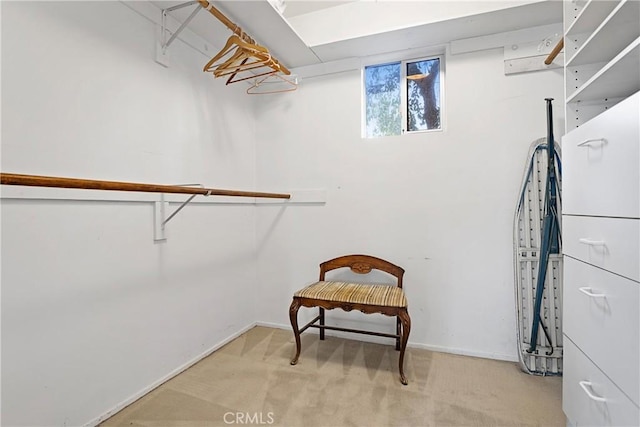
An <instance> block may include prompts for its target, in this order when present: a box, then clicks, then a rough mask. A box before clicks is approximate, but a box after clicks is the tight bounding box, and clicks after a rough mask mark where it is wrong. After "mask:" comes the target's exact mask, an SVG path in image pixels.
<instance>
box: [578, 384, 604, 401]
mask: <svg viewBox="0 0 640 427" xmlns="http://www.w3.org/2000/svg"><path fill="white" fill-rule="evenodd" d="M578 384H580V387H582V389H583V390H584V392H585V393H587V396H589V399H591V400H595V401H596V402H606V401H607V399H605V398H604V397H600V396H596V395H595V394H593V393H591V390H589V389H588V388H587V387H591V382H590V381H580V382H579V383H578Z"/></svg>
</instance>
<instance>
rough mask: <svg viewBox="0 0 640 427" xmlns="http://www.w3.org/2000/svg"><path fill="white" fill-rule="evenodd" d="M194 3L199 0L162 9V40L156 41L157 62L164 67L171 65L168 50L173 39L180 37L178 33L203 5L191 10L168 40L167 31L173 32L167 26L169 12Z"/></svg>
mask: <svg viewBox="0 0 640 427" xmlns="http://www.w3.org/2000/svg"><path fill="white" fill-rule="evenodd" d="M193 4H198V1H197V0H192V1H188V2H186V3H182V4H179V5H176V6H173V7H169V8H166V9H162V26H161V29H160V37H159V38H160V40H159V41H158V42H157V43H156V62H157V63H158V64H160V65H162V66H164V67H169V54H168V52H167V48H168V47H169V45H170V44H171V43H173V41H174V40H175V39H176V37H178V35H179V34H180V33H181V32H182V30H184V29H185V27H186V26H187V25H189V23H190V22H191V21H192V20H193V18H195V16H196V15H197V14H198V12H200V10H201V9H202V6H200V4H198V6H196V8H195V9H194V10H193V12H191V15H189V17H188V18H187V19H186V20H185V21H184V22H183V23H182V24H181V25H180V27H179V28H178V29H177V30H176V31H175V32H174V33H173V34H171V37H169V40H167V33H171V31H170V30H169V29H168V28H167V12H171V11H173V10H177V9H181V8H183V7H186V6H191V5H193Z"/></svg>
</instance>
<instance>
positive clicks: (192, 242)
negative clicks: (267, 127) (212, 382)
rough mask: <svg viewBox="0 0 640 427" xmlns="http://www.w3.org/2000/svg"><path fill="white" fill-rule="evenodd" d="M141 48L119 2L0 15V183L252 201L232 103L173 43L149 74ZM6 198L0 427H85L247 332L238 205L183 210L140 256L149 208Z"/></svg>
mask: <svg viewBox="0 0 640 427" xmlns="http://www.w3.org/2000/svg"><path fill="white" fill-rule="evenodd" d="M158 14H159V10H158ZM154 35H155V28H154V25H153V24H152V23H151V22H149V21H148V20H146V19H144V18H143V17H142V16H140V15H138V14H137V13H135V12H134V11H133V10H131V9H130V8H128V7H126V6H125V5H123V4H122V3H120V2H41V3H35V2H2V113H3V116H2V171H3V172H14V173H26V174H41V175H54V176H71V177H80V178H94V179H107V180H120V181H133V182H150V183H163V184H177V183H194V182H196V183H197V182H199V183H203V184H207V185H209V186H213V187H218V188H237V189H248V190H251V189H253V188H254V186H255V137H254V134H255V131H254V129H255V128H254V121H253V118H252V112H251V111H250V110H249V109H248V108H247V101H246V95H244V91H243V89H244V88H239V87H238V88H235V87H232V86H229V87H225V86H224V82H219V81H214V80H213V79H212V78H211V77H210V76H209V75H205V74H204V73H202V72H201V71H200V70H201V67H202V65H203V64H204V63H205V62H206V61H207V58H206V57H204V56H202V55H200V54H197V53H195V52H194V51H193V50H192V49H190V48H187V47H185V45H184V44H182V42H180V41H176V42H175V43H174V44H173V45H172V46H171V48H170V49H171V54H172V56H173V59H174V65H173V66H172V67H171V68H169V69H165V68H163V67H161V66H160V65H158V64H156V63H155V62H154V57H155V53H154V47H155V38H154ZM9 190H12V191H9ZM13 190H17V188H16V187H11V188H10V189H9V188H6V187H5V188H3V200H2V207H1V214H2V242H1V243H2V276H1V279H2V307H1V308H2V424H3V425H7V426H18V425H25V426H26V425H28V426H35V425H41V426H45V425H46V426H52V425H60V426H61V425H83V424H85V423H90V422H95V421H96V420H97V417H99V416H101V415H103V414H105V413H106V412H107V411H109V410H111V409H113V408H115V407H117V405H119V404H122V403H123V402H126V401H127V399H129V398H130V397H132V396H134V395H136V394H138V393H139V392H141V391H143V390H145V389H147V388H148V387H149V386H151V385H152V384H154V383H157V382H158V381H160V380H162V379H163V378H166V376H167V375H168V374H170V373H171V372H174V371H175V370H176V369H179V368H180V367H181V366H183V365H185V364H187V363H188V362H190V361H192V360H193V359H195V358H196V357H198V356H199V355H201V354H202V353H204V352H206V351H208V350H210V349H212V348H213V347H215V346H216V345H219V344H220V343H222V342H223V341H224V340H225V339H227V338H229V337H231V336H233V335H235V334H237V333H238V332H240V331H242V330H243V329H244V328H246V327H248V326H250V325H252V324H253V323H254V322H255V320H256V315H255V313H254V312H253V310H252V306H253V302H252V300H251V298H250V296H251V295H252V289H253V287H254V284H255V206H254V205H252V204H236V205H204V204H193V205H189V206H187V207H186V208H185V209H184V210H183V211H182V212H181V213H180V214H179V215H178V216H177V217H176V218H174V219H173V220H172V221H171V222H170V223H169V224H168V233H169V239H168V241H167V242H166V243H162V244H154V241H153V205H152V204H151V203H141V202H137V201H135V200H136V199H135V197H136V196H127V197H130V198H131V201H130V202H109V201H106V202H100V201H75V202H74V201H65V200H60V201H52V200H27V199H20V198H17V199H7V198H6V197H7V195H8V194H9V193H11V194H15V193H16V192H15V191H13ZM34 191H36V190H35V189H23V191H22V192H23V194H24V195H29V194H33V192H34ZM62 191H64V190H58V191H56V190H51V192H49V193H48V194H61V192H62ZM69 191H71V192H72V194H73V195H74V197H77V198H80V199H82V198H83V197H84V196H83V194H85V193H82V191H81V190H69ZM64 194H69V193H68V192H67V193H64ZM140 197H142V196H140ZM175 207H177V206H176V205H172V208H175Z"/></svg>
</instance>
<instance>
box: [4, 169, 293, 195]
mask: <svg viewBox="0 0 640 427" xmlns="http://www.w3.org/2000/svg"><path fill="white" fill-rule="evenodd" d="M0 184H2V185H25V186H29V187H58V188H78V189H84V190H110V191H138V192H144V193H175V194H202V195H204V196H233V197H264V198H268V199H290V198H291V195H290V194H280V193H260V192H254V191H236V190H220V189H217V188H199V187H181V186H178V185H157V184H139V183H135V182H118V181H98V180H95V179H78V178H61V177H55V176H38V175H21V174H17V173H0Z"/></svg>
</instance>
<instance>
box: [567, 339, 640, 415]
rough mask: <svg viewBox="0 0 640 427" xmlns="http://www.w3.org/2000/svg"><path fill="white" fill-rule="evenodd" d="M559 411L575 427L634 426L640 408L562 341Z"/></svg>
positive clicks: (582, 356) (583, 356) (572, 344)
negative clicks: (560, 400)
mask: <svg viewBox="0 0 640 427" xmlns="http://www.w3.org/2000/svg"><path fill="white" fill-rule="evenodd" d="M563 345H564V353H563V357H564V368H563V369H564V371H563V373H562V375H563V377H562V409H563V410H564V413H565V414H566V416H567V418H568V419H569V420H570V421H571V422H572V423H574V424H576V425H578V426H638V425H640V409H639V408H638V407H637V406H636V405H634V404H633V402H631V400H629V398H628V397H627V396H625V395H624V394H623V393H622V392H621V391H620V389H619V388H618V387H616V386H615V384H613V383H612V382H611V381H610V380H609V379H608V378H607V377H606V376H605V375H604V374H603V373H602V372H601V371H600V370H599V369H598V368H597V367H596V365H594V364H593V363H592V362H591V361H590V360H589V359H588V358H587V357H586V356H585V355H584V354H583V353H582V352H581V351H580V349H578V347H576V346H575V344H574V343H572V342H571V340H569V339H565V340H564V341H563Z"/></svg>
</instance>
